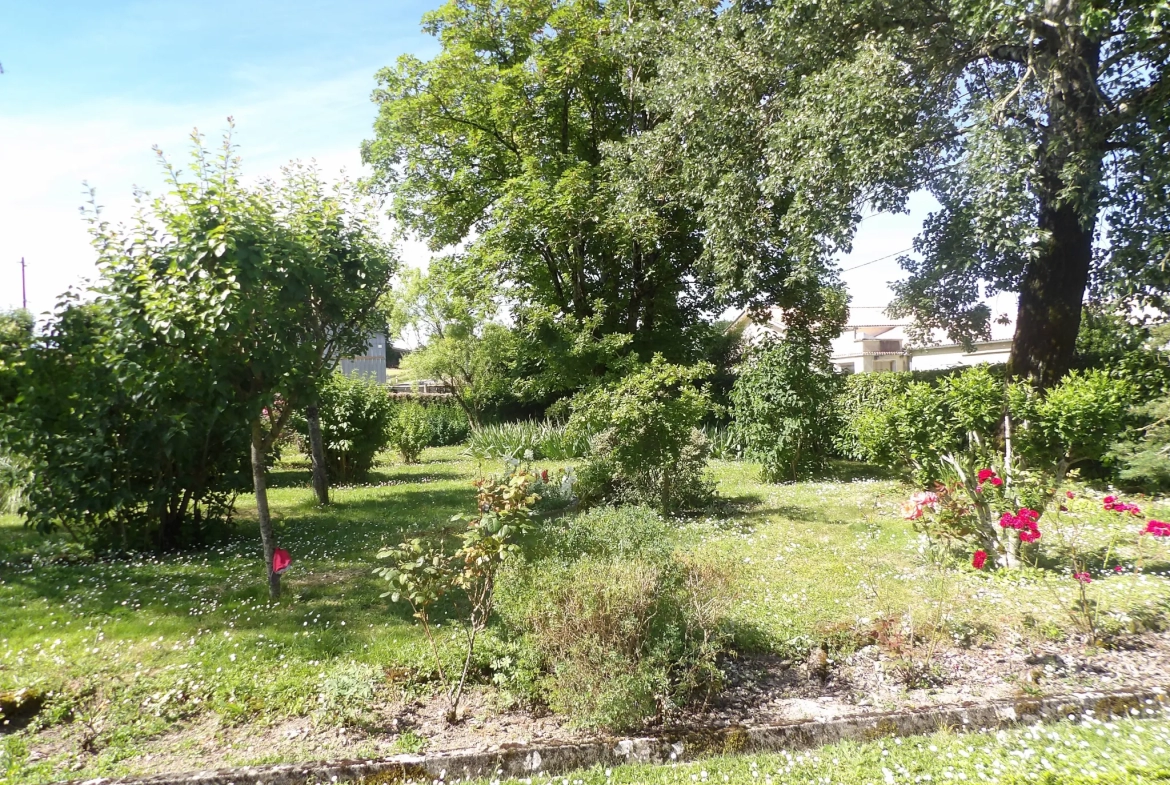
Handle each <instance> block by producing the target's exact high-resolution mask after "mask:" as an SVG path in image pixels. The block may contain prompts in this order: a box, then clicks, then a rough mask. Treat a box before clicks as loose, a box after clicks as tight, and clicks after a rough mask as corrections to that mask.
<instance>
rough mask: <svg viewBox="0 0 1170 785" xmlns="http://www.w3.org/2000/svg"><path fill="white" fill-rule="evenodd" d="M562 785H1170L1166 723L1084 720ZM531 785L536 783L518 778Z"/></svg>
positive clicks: (644, 768) (597, 775) (588, 777)
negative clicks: (1039, 784) (1156, 784)
mask: <svg viewBox="0 0 1170 785" xmlns="http://www.w3.org/2000/svg"><path fill="white" fill-rule="evenodd" d="M541 781H544V782H552V783H556V785H568V784H569V783H571V784H572V785H624V784H625V783H630V785H651V784H659V783H660V784H661V785H691V784H692V783H697V784H698V785H721V784H722V783H752V785H810V784H812V785H917V784H918V783H1003V784H1004V785H1008V784H1009V783H1011V784H1012V785H1023V784H1024V783H1043V784H1046V785H1089V783H1094V785H1140V783H1155V782H1162V783H1165V782H1170V722H1168V721H1167V720H1165V719H1163V718H1161V717H1157V718H1152V719H1126V720H1120V721H1112V720H1110V718H1107V717H1106V718H1095V717H1081V718H1078V719H1077V720H1076V721H1075V722H1063V723H1060V724H1057V725H1051V726H1037V727H1032V728H1015V729H1011V730H1001V731H997V732H986V731H984V732H978V733H946V732H944V733H936V734H933V735H931V736H920V737H911V738H904V739H883V740H880V741H872V742H865V743H855V742H844V743H840V744H832V745H829V746H826V747H821V748H820V749H816V750H809V751H799V752H786V753H777V754H770V755H736V756H727V757H719V758H709V759H706V760H701V761H695V762H693V763H684V764H675V765H669V766H649V765H640V766H619V767H618V768H615V769H604V768H594V769H590V770H587V771H580V772H576V773H574V774H572V775H571V776H569V777H554V778H551V780H550V779H543V778H542V779H538V780H537V782H541ZM516 782H523V783H525V785H529V784H530V783H532V782H533V780H532V779H525V780H519V781H516Z"/></svg>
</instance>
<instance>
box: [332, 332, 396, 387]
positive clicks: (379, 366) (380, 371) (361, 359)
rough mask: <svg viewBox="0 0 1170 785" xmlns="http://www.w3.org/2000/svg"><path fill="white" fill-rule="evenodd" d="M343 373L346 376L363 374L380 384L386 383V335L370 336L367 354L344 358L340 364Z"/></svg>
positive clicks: (375, 334) (376, 334)
mask: <svg viewBox="0 0 1170 785" xmlns="http://www.w3.org/2000/svg"><path fill="white" fill-rule="evenodd" d="M338 368H340V370H341V372H342V373H343V374H345V375H346V376H352V375H354V374H361V375H362V376H369V377H373V379H374V380H375V381H376V382H378V384H385V383H386V335H385V333H380V332H378V333H374V334H373V335H372V336H370V343H369V345H368V346H367V347H366V353H365V354H363V355H359V356H357V357H342V358H341V362H340V363H339V364H338Z"/></svg>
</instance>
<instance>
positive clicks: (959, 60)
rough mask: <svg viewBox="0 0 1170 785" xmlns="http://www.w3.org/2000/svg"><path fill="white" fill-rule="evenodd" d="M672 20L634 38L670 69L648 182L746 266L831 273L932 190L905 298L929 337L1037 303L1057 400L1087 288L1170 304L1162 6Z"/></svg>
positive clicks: (1030, 363)
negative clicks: (683, 203) (998, 307)
mask: <svg viewBox="0 0 1170 785" xmlns="http://www.w3.org/2000/svg"><path fill="white" fill-rule="evenodd" d="M673 8H674V9H677V10H676V11H675V13H674V14H673V15H672V16H671V17H669V18H667V19H662V20H646V21H644V22H643V23H642V24H641V25H638V26H635V29H634V30H632V31H631V32H630V33H629V36H630V37H631V38H633V39H634V40H633V41H631V43H630V46H631V47H637V45H638V44H639V43H640V44H642V45H643V47H644V48H643V49H638V51H645V50H648V51H650V52H653V53H655V54H656V55H657V58H656V61H655V62H656V66H657V68H656V70H655V77H654V78H652V79H651V80H650V83H649V85H648V88H647V89H646V90H645V91H644V92H643V93H642V95H644V96H645V97H646V102H647V104H648V106H649V108H650V109H651V110H652V111H653V112H654V113H656V114H657V115H658V116H659V117H660V121H659V123H658V124H657V125H656V127H655V128H654V129H653V130H652V131H650V132H648V133H647V134H644V135H643V136H642V137H639V138H638V139H637V140H635V141H634V142H631V143H628V144H629V146H630V147H631V148H632V152H631V155H633V156H634V157H635V159H636V160H637V161H638V163H637V165H635V166H632V167H631V170H632V172H633V173H634V174H635V176H636V175H641V176H643V177H645V178H646V179H647V180H648V183H647V184H646V186H645V187H646V188H647V189H648V190H650V191H651V192H652V193H662V194H664V195H665V198H667V199H669V198H670V197H671V196H672V195H677V196H679V197H683V196H685V197H686V198H688V199H689V200H690V203H691V204H694V205H696V210H697V212H698V213H699V215H700V217H701V218H702V219H704V220H705V222H704V228H705V230H706V234H705V235H704V242H705V243H706V244H707V245H708V247H709V248H713V249H715V251H717V252H718V254H719V258H720V260H721V261H723V263H724V264H725V265H727V266H728V267H732V266H736V267H742V268H746V269H747V270H749V271H751V272H756V271H757V270H759V271H768V270H770V269H772V268H771V267H770V266H769V265H767V264H766V263H765V261H766V260H770V259H771V258H775V257H782V258H785V259H794V260H799V262H800V263H801V264H802V265H803V267H804V270H806V271H807V272H806V273H805V274H806V276H807V277H808V278H811V279H813V280H821V279H823V278H825V277H826V276H825V273H824V272H823V266H825V265H827V264H828V260H829V259H831V258H832V256H833V255H834V254H836V253H837V252H838V251H839V250H840V249H841V248H848V247H849V245H850V242H851V241H852V238H853V236H854V234H855V231H856V228H857V226H858V223H859V221H860V220H861V218H862V216H863V215H864V214H866V213H867V212H868V211H870V210H874V209H876V210H892V211H900V210H903V209H905V206H906V203H907V199H908V198H909V196H910V194H912V193H915V192H918V191H921V190H923V189H925V190H927V191H929V192H930V193H932V195H933V196H934V197H935V198H936V199H937V200H938V202H939V204H940V208H939V209H938V210H937V211H936V212H935V213H933V214H932V215H931V216H930V218H929V219H928V220H927V221H926V223H925V225H924V229H923V232H922V234H921V235H920V236H919V237H918V238H917V240H916V242H915V252H916V253H915V254H913V255H907V256H905V257H903V258H902V259H901V260H900V263H901V264H902V265H903V266H904V267H905V268H906V270H907V271H908V272H909V276H908V277H907V279H906V280H904V281H902V282H899V283H898V284H897V285H896V286H895V290H896V293H897V295H898V297H897V302H896V304H895V310H896V311H899V312H901V313H906V314H913V315H914V316H915V317H916V321H917V326H918V328H919V329H921V330H922V331H923V332H924V333H925V332H928V331H929V330H930V329H932V328H939V329H943V330H946V331H947V332H948V333H949V335H950V337H951V338H952V339H955V340H960V341H969V340H972V339H975V338H978V337H980V336H986V335H987V333H988V331H989V325H990V320H991V319H992V318H993V317H995V316H998V314H992V313H991V311H990V309H989V308H988V307H987V305H986V304H985V302H986V298H988V297H990V296H992V295H994V294H995V293H996V292H1001V291H1003V292H1019V293H1020V294H1021V299H1020V310H1019V315H1018V317H1017V325H1018V327H1019V330H1020V340H1017V343H1016V346H1015V347H1014V350H1013V361H1017V360H1018V361H1019V362H1020V363H1022V365H1021V367H1019V368H1017V370H1019V371H1021V372H1022V373H1024V374H1026V375H1029V376H1033V375H1035V376H1043V377H1044V385H1045V386H1048V385H1050V384H1053V383H1055V382H1056V381H1058V380H1059V379H1060V378H1061V377H1062V376H1063V375H1064V373H1065V372H1066V371H1067V370H1068V369H1069V363H1070V361H1071V360H1072V354H1073V351H1072V350H1073V346H1074V343H1075V339H1076V328H1077V322H1078V321H1079V316H1080V309H1081V304H1082V302H1083V300H1084V299H1085V294H1086V291H1087V290H1088V291H1090V292H1092V294H1093V295H1094V296H1096V297H1098V298H1102V299H1103V296H1104V295H1109V296H1115V297H1116V298H1117V299H1118V300H1119V301H1120V302H1121V303H1122V304H1123V305H1122V308H1121V311H1122V312H1127V313H1132V312H1139V311H1141V310H1143V308H1145V307H1149V308H1152V309H1155V310H1159V311H1163V312H1165V311H1166V309H1167V308H1168V307H1170V303H1167V299H1166V293H1167V292H1170V278H1168V274H1170V265H1167V264H1166V261H1167V258H1168V257H1167V254H1168V253H1170V240H1168V239H1167V238H1170V233H1168V232H1167V231H1166V229H1167V223H1166V216H1167V215H1170V211H1168V210H1167V207H1168V199H1170V197H1168V196H1167V194H1170V190H1168V189H1167V187H1166V186H1167V183H1168V182H1170V164H1168V161H1170V158H1168V157H1167V156H1166V154H1165V150H1166V145H1167V143H1168V141H1170V109H1168V108H1167V107H1168V105H1170V102H1168V101H1167V100H1166V98H1167V91H1168V89H1170V80H1168V79H1167V68H1168V66H1170V59H1168V58H1170V53H1168V51H1167V49H1166V47H1165V45H1164V41H1165V31H1166V24H1165V16H1166V9H1165V2H1164V0H1140V1H1139V2H1133V3H1125V4H1097V3H1071V4H1070V3H1055V4H1054V3H1024V4H1009V3H1002V2H999V0H971V1H969V2H956V3H948V4H945V5H941V6H940V5H938V4H936V3H933V2H928V0H911V2H907V3H883V2H852V1H848V2H846V1H845V0H833V1H831V2H819V3H815V4H809V3H806V2H802V1H801V0H773V1H771V2H734V3H721V4H717V5H712V4H710V3H681V4H677V5H675V6H673ZM1057 31H1061V32H1059V33H1058V32H1057ZM971 85H979V89H971ZM1123 106H1124V107H1125V109H1124V110H1119V109H1118V108H1119V107H1123ZM1098 221H1100V222H1102V223H1106V224H1107V225H1108V234H1109V237H1110V242H1109V243H1108V247H1107V248H1102V247H1095V246H1094V237H1095V236H1096V233H1095V231H1094V227H1095V226H1096V225H1097V223H1098ZM789 264H792V262H789ZM793 277H796V276H793ZM1084 282H1087V287H1086V284H1085V283H1084ZM769 304H771V303H769ZM1041 366H1044V367H1041Z"/></svg>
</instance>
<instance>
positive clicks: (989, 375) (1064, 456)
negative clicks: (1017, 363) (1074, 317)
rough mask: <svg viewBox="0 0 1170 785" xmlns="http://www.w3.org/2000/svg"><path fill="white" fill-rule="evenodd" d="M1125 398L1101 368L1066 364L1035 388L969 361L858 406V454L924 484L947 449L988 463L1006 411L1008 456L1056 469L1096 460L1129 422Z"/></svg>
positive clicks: (939, 469) (938, 476)
mask: <svg viewBox="0 0 1170 785" xmlns="http://www.w3.org/2000/svg"><path fill="white" fill-rule="evenodd" d="M894 384H896V383H891V387H892V386H894ZM875 397H879V396H875ZM1133 399H1134V388H1133V386H1132V385H1131V384H1130V383H1129V382H1128V381H1126V380H1124V379H1117V378H1113V377H1111V376H1110V375H1109V374H1107V373H1105V372H1104V371H1088V372H1084V373H1082V372H1077V371H1074V372H1072V373H1070V374H1069V375H1068V376H1066V377H1065V378H1064V379H1063V380H1062V381H1061V383H1060V384H1058V385H1056V386H1055V387H1052V388H1051V389H1049V390H1047V391H1035V390H1033V389H1032V388H1030V387H1028V386H1027V385H1024V384H1011V385H1008V384H1005V383H1004V381H1003V380H1002V379H1001V378H999V376H998V374H997V373H996V372H995V369H993V368H989V367H987V366H975V367H972V368H967V369H965V370H964V371H963V372H961V373H957V374H954V375H951V376H948V377H944V378H943V379H941V380H940V381H939V382H938V384H937V385H930V384H928V383H926V382H909V383H907V384H906V386H905V389H904V390H902V391H901V392H900V393H897V394H895V395H892V396H890V397H888V398H885V400H884V401H883V402H882V403H881V404H880V405H874V406H866V407H865V408H864V409H863V410H862V411H861V413H860V414H859V416H858V417H857V419H856V426H855V428H856V431H855V432H856V437H857V444H858V446H859V448H860V449H859V452H860V456H859V457H861V458H863V459H865V460H869V461H873V462H874V463H878V464H881V465H884V466H888V467H890V468H893V469H897V470H902V471H907V472H908V473H909V474H910V475H911V477H912V478H913V480H914V481H915V483H917V484H918V485H920V486H922V487H927V486H930V485H932V484H933V483H936V482H939V481H942V480H943V479H944V477H945V475H946V474H947V471H946V469H945V466H944V461H943V458H944V456H946V455H948V454H951V455H957V454H960V453H963V454H967V455H969V456H975V455H980V456H982V457H980V461H981V462H982V464H983V465H990V461H991V452H992V451H993V448H994V447H995V446H996V445H999V444H1000V443H1001V442H1002V437H1003V434H1001V432H1000V430H1001V428H1002V426H1003V422H1004V414H1005V413H1007V412H1010V414H1011V416H1012V423H1013V434H1012V435H1013V450H1014V452H1015V458H1016V459H1017V460H1018V461H1019V462H1020V463H1021V465H1022V466H1023V467H1024V468H1031V469H1034V470H1039V471H1047V472H1053V471H1054V472H1055V473H1056V475H1058V476H1063V474H1064V472H1065V471H1067V470H1068V469H1069V468H1070V467H1072V466H1074V465H1078V464H1085V463H1090V464H1096V465H1097V466H1098V467H1099V466H1100V462H1101V461H1102V460H1105V459H1107V456H1108V448H1109V445H1110V444H1111V443H1112V442H1113V441H1114V440H1116V439H1117V438H1118V437H1119V436H1122V435H1124V434H1125V433H1127V428H1128V424H1129V423H1131V422H1132V418H1130V417H1129V416H1128V415H1127V408H1128V407H1129V406H1130V405H1131V404H1132V402H1133Z"/></svg>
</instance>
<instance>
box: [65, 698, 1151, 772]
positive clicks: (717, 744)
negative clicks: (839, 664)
mask: <svg viewBox="0 0 1170 785" xmlns="http://www.w3.org/2000/svg"><path fill="white" fill-rule="evenodd" d="M1168 706H1170V697H1167V694H1166V691H1165V690H1164V689H1163V688H1161V687H1157V688H1152V689H1148V690H1119V691H1112V692H1089V693H1078V694H1074V695H1065V696H1060V697H1053V698H1016V699H1011V700H998V701H988V702H985V703H975V704H970V705H967V706H961V707H953V708H952V707H948V708H931V709H922V710H916V711H900V712H884V713H874V714H864V715H856V716H853V717H845V718H842V719H837V720H829V721H818V720H807V721H801V722H794V723H790V724H786V725H771V726H761V727H750V728H749V727H731V728H720V729H717V730H711V731H695V732H690V733H686V734H681V735H675V736H662V737H644V738H627V739H613V740H609V741H598V742H587V743H583V744H551V745H543V746H523V747H515V748H511V749H502V750H498V751H494V752H472V751H455V752H440V753H434V754H431V755H394V756H392V757H389V758H381V759H377V760H338V761H318V762H315V763H297V764H267V765H263V766H241V767H239V768H232V769H218V770H215V771H200V772H190V773H180V774H158V775H155V776H152V777H124V778H121V779H108V778H98V779H92V780H84V781H79V780H75V781H73V783H67V785H305V784H306V783H340V782H359V783H365V784H366V785H384V784H385V783H399V782H407V781H413V782H424V783H425V782H431V781H438V780H443V781H445V782H454V781H456V780H461V779H481V778H490V779H494V778H501V777H530V776H532V775H534V774H538V773H543V774H560V773H563V772H567V771H571V770H574V769H583V768H589V767H591V766H596V765H605V766H618V765H621V764H624V763H666V762H669V761H684V760H694V759H696V758H701V757H707V756H711V755H723V754H730V753H749V752H772V751H776V750H782V749H802V748H803V749H807V748H810V747H819V746H821V745H824V744H832V743H833V742H838V741H845V740H854V741H872V740H874V739H878V738H882V737H889V736H912V735H918V734H924V733H931V732H933V731H936V730H939V729H941V728H953V729H963V730H979V729H984V728H1001V727H1006V726H1009V725H1017V724H1033V723H1036V722H1056V721H1058V720H1062V719H1068V718H1069V716H1070V715H1073V716H1078V715H1081V714H1086V713H1092V714H1094V715H1095V716H1097V717H1100V718H1105V717H1108V716H1122V715H1126V716H1135V715H1139V714H1140V715H1150V714H1154V713H1157V712H1160V711H1161V710H1162V709H1165V708H1167V707H1168Z"/></svg>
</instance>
